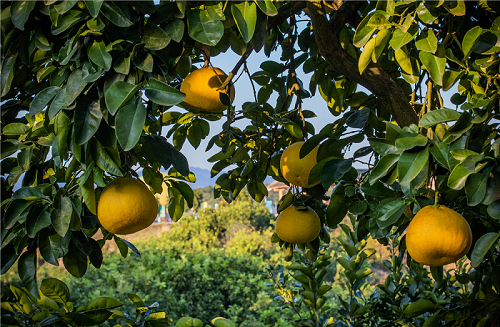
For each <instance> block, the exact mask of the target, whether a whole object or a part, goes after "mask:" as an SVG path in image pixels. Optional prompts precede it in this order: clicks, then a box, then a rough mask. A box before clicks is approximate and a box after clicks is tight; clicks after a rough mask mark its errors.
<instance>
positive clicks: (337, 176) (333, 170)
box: [320, 159, 352, 190]
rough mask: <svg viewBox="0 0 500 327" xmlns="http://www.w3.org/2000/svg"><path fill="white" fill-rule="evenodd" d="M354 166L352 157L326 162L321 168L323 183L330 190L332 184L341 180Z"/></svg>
mask: <svg viewBox="0 0 500 327" xmlns="http://www.w3.org/2000/svg"><path fill="white" fill-rule="evenodd" d="M351 167H352V159H333V160H330V161H328V162H327V163H325V165H324V166H323V169H322V170H321V177H320V178H321V184H322V185H323V187H324V188H325V189H326V190H328V189H329V188H330V186H331V185H333V184H334V183H336V182H337V181H339V180H341V179H342V177H343V176H344V174H345V173H347V172H348V171H349V170H350V169H351Z"/></svg>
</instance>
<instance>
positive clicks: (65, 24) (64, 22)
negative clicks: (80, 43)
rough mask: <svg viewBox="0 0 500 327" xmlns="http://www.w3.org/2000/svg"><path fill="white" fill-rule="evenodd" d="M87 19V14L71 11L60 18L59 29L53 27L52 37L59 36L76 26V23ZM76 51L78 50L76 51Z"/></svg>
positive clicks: (58, 21) (58, 20)
mask: <svg viewBox="0 0 500 327" xmlns="http://www.w3.org/2000/svg"><path fill="white" fill-rule="evenodd" d="M84 18H85V14H84V13H83V12H81V11H80V10H70V11H69V12H67V13H65V14H64V15H62V16H59V18H58V19H57V27H56V28H54V26H53V27H52V35H59V34H61V33H63V32H64V31H66V30H68V29H70V28H71V27H73V26H75V25H76V23H78V22H79V21H81V20H83V19H84ZM75 51H76V49H75Z"/></svg>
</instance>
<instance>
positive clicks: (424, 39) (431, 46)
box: [415, 30, 438, 53]
mask: <svg viewBox="0 0 500 327" xmlns="http://www.w3.org/2000/svg"><path fill="white" fill-rule="evenodd" d="M415 46H416V47H417V48H418V49H419V50H420V51H425V52H430V53H436V51H437V48H438V39H437V37H436V35H435V34H434V32H433V31H432V30H427V31H425V32H424V33H422V34H420V35H419V36H417V38H416V40H415Z"/></svg>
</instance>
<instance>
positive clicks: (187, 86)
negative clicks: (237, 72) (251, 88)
mask: <svg viewBox="0 0 500 327" xmlns="http://www.w3.org/2000/svg"><path fill="white" fill-rule="evenodd" d="M226 78H227V75H226V74H225V73H224V72H223V71H222V70H220V69H218V68H213V67H203V68H200V69H197V70H195V71H193V72H191V73H190V74H189V75H188V76H186V78H185V79H184V81H183V82H182V84H181V92H183V93H185V94H186V98H185V99H184V103H185V104H186V105H187V107H189V108H191V109H196V110H201V111H208V112H215V113H220V112H223V111H224V109H226V108H227V105H224V104H223V103H222V102H221V101H220V93H225V94H227V93H228V92H227V90H218V88H219V87H220V86H221V85H222V83H223V82H224V81H225V80H226ZM228 95H229V98H230V100H231V103H232V102H233V100H234V86H233V85H231V87H230V88H229V94H228Z"/></svg>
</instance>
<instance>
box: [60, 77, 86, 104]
mask: <svg viewBox="0 0 500 327" xmlns="http://www.w3.org/2000/svg"><path fill="white" fill-rule="evenodd" d="M86 85H87V82H85V81H84V80H83V71H82V69H81V68H79V69H76V70H74V71H73V72H72V73H71V75H69V77H68V81H67V82H66V86H65V87H64V89H66V100H65V105H66V106H68V107H69V106H70V105H71V104H72V103H73V101H75V100H76V98H77V97H78V96H79V95H80V93H82V91H83V89H84V88H85V86H86Z"/></svg>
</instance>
